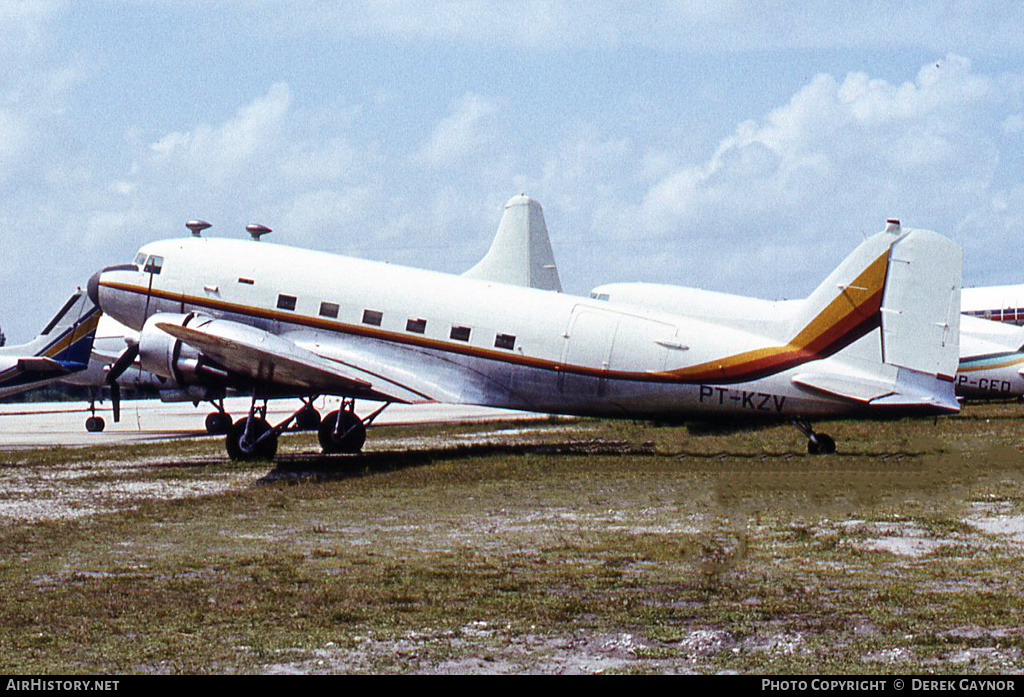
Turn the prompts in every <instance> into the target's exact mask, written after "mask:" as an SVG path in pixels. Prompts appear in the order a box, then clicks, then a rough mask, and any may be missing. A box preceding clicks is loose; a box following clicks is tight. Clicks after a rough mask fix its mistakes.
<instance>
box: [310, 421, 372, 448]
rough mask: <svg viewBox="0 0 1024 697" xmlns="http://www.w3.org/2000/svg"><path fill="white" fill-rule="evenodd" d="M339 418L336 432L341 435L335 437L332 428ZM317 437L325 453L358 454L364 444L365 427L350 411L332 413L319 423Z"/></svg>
mask: <svg viewBox="0 0 1024 697" xmlns="http://www.w3.org/2000/svg"><path fill="white" fill-rule="evenodd" d="M339 418H340V419H341V424H340V426H339V428H338V432H339V433H341V434H342V435H341V437H335V435H334V426H335V424H336V423H337V421H338V419H339ZM317 436H318V437H319V439H320V447H321V448H323V450H324V452H325V453H358V452H359V451H360V450H362V449H363V443H365V442H366V426H364V425H363V422H362V421H361V420H360V419H359V417H358V416H356V415H355V414H353V413H352V412H350V411H332V412H331V413H330V414H328V415H327V416H326V417H325V418H324V420H323V421H321V422H320V428H319V429H318V430H317Z"/></svg>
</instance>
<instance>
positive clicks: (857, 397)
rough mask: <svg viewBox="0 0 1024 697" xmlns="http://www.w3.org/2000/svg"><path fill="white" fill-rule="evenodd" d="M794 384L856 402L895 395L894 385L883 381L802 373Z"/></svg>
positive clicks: (794, 378) (795, 377)
mask: <svg viewBox="0 0 1024 697" xmlns="http://www.w3.org/2000/svg"><path fill="white" fill-rule="evenodd" d="M793 383H794V384H796V385H800V386H801V387H806V388H809V389H812V390H817V391H819V392H824V393H825V394H830V395H833V396H835V397H842V398H844V399H852V400H854V401H856V402H870V401H872V400H875V399H878V398H880V397H885V396H887V395H891V394H892V393H893V388H894V387H895V386H894V385H892V384H888V383H885V382H884V381H881V380H869V379H864V378H853V377H846V376H843V375H829V374H826V373H800V374H798V375H794V376H793Z"/></svg>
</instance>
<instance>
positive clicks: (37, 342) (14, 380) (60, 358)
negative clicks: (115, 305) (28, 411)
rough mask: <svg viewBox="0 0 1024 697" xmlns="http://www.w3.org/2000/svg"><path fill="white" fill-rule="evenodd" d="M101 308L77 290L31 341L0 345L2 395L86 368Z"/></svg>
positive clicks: (47, 382) (22, 390) (29, 387)
mask: <svg viewBox="0 0 1024 697" xmlns="http://www.w3.org/2000/svg"><path fill="white" fill-rule="evenodd" d="M99 320H100V311H99V308H97V307H96V306H95V305H94V304H93V303H92V302H91V301H90V300H89V298H88V297H87V296H86V293H85V291H84V290H82V289H78V290H77V291H76V292H75V293H74V294H73V295H72V296H71V298H70V299H69V300H68V301H67V302H66V303H65V304H64V306H63V307H62V308H61V309H60V311H59V312H58V313H57V315H56V316H55V317H54V318H53V319H52V320H50V322H49V323H48V324H47V325H46V327H45V328H44V329H43V331H42V332H41V333H40V334H39V336H37V337H36V338H35V339H33V340H32V341H30V342H28V343H27V344H21V345H20V346H5V347H3V348H0V397H8V396H10V395H14V394H18V393H20V392H25V391H27V390H30V389H33V388H35V387H41V386H43V385H46V384H49V383H51V382H55V381H57V380H60V379H63V378H65V377H67V376H68V375H70V374H72V373H77V372H79V371H82V370H85V368H86V366H87V365H88V362H89V354H90V352H91V351H92V345H93V340H94V338H95V336H96V325H97V324H98V323H99Z"/></svg>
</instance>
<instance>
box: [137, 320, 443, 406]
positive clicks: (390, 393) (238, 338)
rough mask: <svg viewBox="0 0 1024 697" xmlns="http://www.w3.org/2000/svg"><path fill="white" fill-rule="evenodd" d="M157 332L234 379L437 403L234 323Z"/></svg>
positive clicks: (318, 391) (172, 326)
mask: <svg viewBox="0 0 1024 697" xmlns="http://www.w3.org/2000/svg"><path fill="white" fill-rule="evenodd" d="M156 326H157V327H158V328H159V329H161V330H162V331H164V332H167V333H168V334H170V335H171V336H173V337H175V338H176V339H180V340H181V341H183V342H185V343H186V344H188V345H190V346H192V347H193V348H195V349H197V350H199V351H200V352H201V353H202V354H203V355H205V356H207V357H209V358H210V359H212V360H213V361H216V362H217V363H218V364H219V365H220V366H221V367H223V368H224V369H226V370H228V371H229V372H231V373H234V374H237V375H242V376H244V377H246V378H249V379H251V380H253V381H254V382H257V383H262V384H268V385H273V386H274V387H279V388H285V389H295V390H298V391H301V392H306V393H311V394H313V393H315V394H340V395H345V396H350V397H360V398H364V399H372V400H380V401H388V402H403V403H408V402H426V401H433V400H432V399H431V398H430V397H427V396H426V395H423V394H420V393H418V392H415V391H414V390H409V389H407V388H405V387H403V386H402V384H401V381H399V380H395V379H390V380H389V379H388V378H387V377H386V376H383V375H381V374H379V373H376V372H370V371H367V370H365V369H363V368H361V367H360V366H359V365H357V364H349V363H346V362H343V361H340V360H337V359H334V358H328V357H324V356H322V355H318V354H317V353H314V352H313V351H311V350H309V349H307V348H303V347H301V346H299V345H298V344H296V343H295V342H294V341H291V340H290V339H288V338H286V337H283V336H278V335H276V334H271V333H270V332H266V331H264V330H262V329H258V328H256V327H252V326H249V325H244V324H239V323H238V322H232V321H230V320H210V321H209V322H206V323H204V324H200V325H197V326H194V327H183V326H180V325H177V324H173V323H170V322H157V323H156Z"/></svg>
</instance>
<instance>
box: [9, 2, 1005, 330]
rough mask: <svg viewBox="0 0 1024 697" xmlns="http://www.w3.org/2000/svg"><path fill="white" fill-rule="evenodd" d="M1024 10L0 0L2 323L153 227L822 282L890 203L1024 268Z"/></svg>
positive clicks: (322, 244) (164, 233) (128, 253)
mask: <svg viewBox="0 0 1024 697" xmlns="http://www.w3.org/2000/svg"><path fill="white" fill-rule="evenodd" d="M1021 27H1024V3H1020V2H1016V1H1013V0H1008V1H1006V2H985V1H984V0H970V1H968V0H947V1H938V0H934V1H927V2H925V1H922V2H912V3H897V2H870V1H868V2H857V3H853V2H849V3H835V2H823V1H815V0H760V1H751V2H747V1H744V0H715V1H714V2H710V1H708V2H699V1H695V0H675V1H673V0H648V1H646V2H622V1H616V0H586V1H565V2H555V1H554V0H504V1H503V2H488V1H485V0H437V1H433V2H431V1H427V0H409V1H407V2H399V1H397V0H348V1H345V2H341V1H338V2H321V1H317V0H288V1H287V2H279V1H276V0H248V1H242V0H207V1H202V0H193V1H185V0H181V1H173V0H134V1H128V0H123V1H114V0H90V1H89V2H71V1H67V2H63V1H60V0H0V327H2V328H3V329H4V331H5V332H6V333H7V334H8V338H9V340H11V341H24V340H27V339H29V338H30V337H31V336H33V335H34V334H35V333H36V332H37V330H38V329H39V328H41V326H42V324H43V323H44V322H45V321H46V320H47V319H49V317H50V316H51V315H52V313H53V312H54V311H55V310H56V308H57V307H58V306H59V305H60V303H62V302H63V300H64V299H65V298H66V296H67V295H68V294H69V293H70V291H71V290H72V289H73V288H74V287H75V286H76V285H84V284H85V282H86V280H87V279H88V277H89V276H90V275H91V274H92V273H93V271H95V270H97V269H98V268H100V267H102V266H105V265H109V264H114V263H123V262H125V261H128V260H130V259H131V258H132V257H133V255H134V252H135V250H136V249H137V248H138V247H139V246H140V245H141V244H143V243H145V242H147V241H150V240H153V239H159V238H164V237H169V236H177V235H185V234H187V230H186V229H185V227H184V222H185V221H186V220H187V219H189V218H194V217H199V218H204V219H206V220H209V221H210V222H211V223H213V224H214V227H213V228H212V230H211V231H210V233H208V234H215V235H220V236H233V237H242V236H244V235H245V233H244V231H243V228H244V226H245V224H246V223H249V222H260V223H263V224H265V225H269V226H270V227H272V228H274V230H275V232H274V234H273V235H272V239H273V241H275V242H278V243H285V244H294V245H299V246H308V247H314V248H317V249H324V250H329V251H334V252H338V253H343V254H351V255H355V256H361V257H366V258H372V259H381V260H387V261H390V262H393V263H401V264H408V265H414V266H421V267H426V268H433V269H438V270H444V271H451V272H461V271H463V270H465V269H467V268H469V267H470V266H472V265H473V264H474V263H475V262H476V261H477V260H478V259H479V257H481V256H482V255H483V253H484V252H485V251H486V249H487V247H488V245H489V243H490V239H491V237H492V236H493V234H494V230H495V228H496V226H497V224H498V220H499V218H500V216H501V210H502V205H503V203H504V202H505V201H506V200H507V199H508V198H510V197H511V196H513V195H515V194H518V193H527V194H529V195H531V196H533V197H534V198H536V199H537V200H539V201H540V202H541V204H542V205H543V207H544V212H545V216H546V218H547V223H548V228H549V230H550V232H551V236H552V246H553V248H554V251H555V255H556V258H557V260H558V263H559V267H560V271H561V275H562V283H563V286H564V287H565V288H566V290H567V291H569V292H576V293H584V294H585V293H587V292H588V291H589V289H590V288H591V287H592V286H594V285H597V284H599V283H603V282H611V281H628V280H646V281H655V282H665V283H677V284H682V285H694V286H700V287H706V288H711V289H715V290H723V291H729V292H738V293H747V294H751V295H759V296H762V297H771V298H775V297H799V296H803V295H805V294H807V293H808V292H809V291H810V290H811V289H812V288H813V287H814V286H815V285H816V284H817V282H818V281H820V279H821V278H823V277H824V276H825V275H826V273H827V272H828V271H829V270H830V269H831V267H833V266H834V265H835V264H837V263H838V262H839V261H840V260H841V259H842V257H843V256H845V254H846V253H847V252H848V251H850V250H851V249H852V248H853V247H854V246H855V245H856V244H857V243H858V242H859V241H860V240H861V239H862V235H866V234H871V233H874V232H877V231H879V230H881V229H882V228H883V227H884V222H885V219H886V218H887V217H899V218H901V219H902V220H903V223H904V225H906V226H909V227H921V228H929V229H933V230H937V231H939V232H941V233H943V234H946V235H948V236H950V237H952V238H953V239H955V240H956V241H958V242H959V243H960V244H962V245H963V246H964V249H965V282H966V283H967V284H968V285H986V284H997V283H999V284H1001V283H1017V282H1024V268H1022V264H1021V259H1022V257H1024V254H1022V251H1024V249H1022V247H1024V245H1022V235H1024V147H1022V146H1024V32H1022V31H1021Z"/></svg>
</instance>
